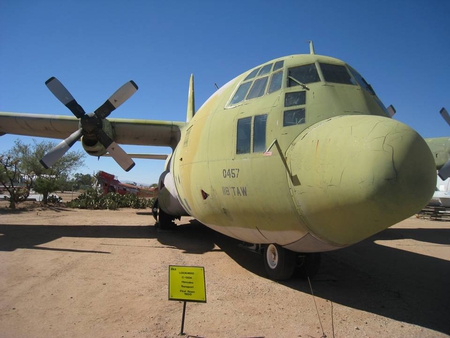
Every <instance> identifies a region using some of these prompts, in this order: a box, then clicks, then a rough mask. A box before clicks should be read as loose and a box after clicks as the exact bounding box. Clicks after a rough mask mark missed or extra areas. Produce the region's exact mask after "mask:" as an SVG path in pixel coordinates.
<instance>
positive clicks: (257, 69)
mask: <svg viewBox="0 0 450 338" xmlns="http://www.w3.org/2000/svg"><path fill="white" fill-rule="evenodd" d="M259 69H260V68H256V69H255V70H253V71H252V72H251V73H250V74H248V75H247V77H246V78H245V79H244V81H247V80H250V79H253V78H254V77H255V76H256V74H257V73H258V71H259Z"/></svg>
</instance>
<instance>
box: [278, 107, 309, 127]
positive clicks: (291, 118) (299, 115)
mask: <svg viewBox="0 0 450 338" xmlns="http://www.w3.org/2000/svg"><path fill="white" fill-rule="evenodd" d="M303 123H305V108H300V109H293V110H286V111H285V112H284V114H283V127H289V126H295V125H297V124H303Z"/></svg>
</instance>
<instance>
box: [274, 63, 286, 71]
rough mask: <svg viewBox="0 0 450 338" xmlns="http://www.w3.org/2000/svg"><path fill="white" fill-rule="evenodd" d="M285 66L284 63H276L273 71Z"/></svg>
mask: <svg viewBox="0 0 450 338" xmlns="http://www.w3.org/2000/svg"><path fill="white" fill-rule="evenodd" d="M283 65H284V61H277V62H275V65H274V66H273V71H276V70H278V69H281V68H283Z"/></svg>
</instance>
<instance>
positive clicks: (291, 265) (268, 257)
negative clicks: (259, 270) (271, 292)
mask: <svg viewBox="0 0 450 338" xmlns="http://www.w3.org/2000/svg"><path fill="white" fill-rule="evenodd" d="M295 259H296V254H295V252H293V251H290V250H287V249H284V248H283V247H281V246H280V245H278V244H269V245H268V246H266V248H265V249H264V266H265V268H266V272H267V274H268V275H269V278H270V279H274V280H285V279H289V278H290V277H291V276H292V274H293V273H294V269H295Z"/></svg>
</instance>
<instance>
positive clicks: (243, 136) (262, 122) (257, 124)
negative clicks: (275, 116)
mask: <svg viewBox="0 0 450 338" xmlns="http://www.w3.org/2000/svg"><path fill="white" fill-rule="evenodd" d="M266 126H267V114H263V115H256V116H254V117H244V118H242V119H239V120H238V121H237V140H236V154H248V153H251V152H253V153H262V152H264V150H265V149H266V129H267V128H266Z"/></svg>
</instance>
